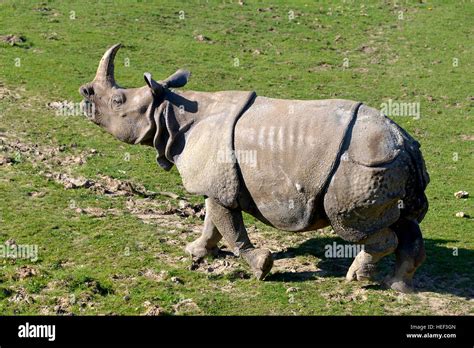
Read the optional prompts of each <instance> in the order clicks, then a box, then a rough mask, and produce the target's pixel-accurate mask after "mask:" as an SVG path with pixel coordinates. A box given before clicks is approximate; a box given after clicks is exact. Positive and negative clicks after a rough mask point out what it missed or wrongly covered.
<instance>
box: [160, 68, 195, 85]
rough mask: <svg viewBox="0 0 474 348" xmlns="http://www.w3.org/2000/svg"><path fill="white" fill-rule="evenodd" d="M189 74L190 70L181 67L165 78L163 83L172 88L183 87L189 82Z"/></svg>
mask: <svg viewBox="0 0 474 348" xmlns="http://www.w3.org/2000/svg"><path fill="white" fill-rule="evenodd" d="M189 76H191V73H190V72H189V71H188V70H184V69H179V70H178V71H176V72H175V73H174V74H173V75H171V76H170V77H168V78H167V79H166V80H164V81H163V84H164V85H165V87H171V88H179V87H183V86H184V85H186V83H188V80H189Z"/></svg>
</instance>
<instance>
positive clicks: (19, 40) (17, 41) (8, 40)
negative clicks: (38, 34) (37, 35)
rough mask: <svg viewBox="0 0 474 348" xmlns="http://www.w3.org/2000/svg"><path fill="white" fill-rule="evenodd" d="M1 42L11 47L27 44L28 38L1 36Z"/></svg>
mask: <svg viewBox="0 0 474 348" xmlns="http://www.w3.org/2000/svg"><path fill="white" fill-rule="evenodd" d="M0 41H1V42H5V43H7V44H9V45H10V46H15V45H18V44H21V43H23V42H26V38H25V37H24V36H23V35H13V34H10V35H1V36H0Z"/></svg>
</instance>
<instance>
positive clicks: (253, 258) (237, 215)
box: [206, 198, 273, 280]
mask: <svg viewBox="0 0 474 348" xmlns="http://www.w3.org/2000/svg"><path fill="white" fill-rule="evenodd" d="M206 208H207V211H206V216H207V215H209V217H210V219H211V220H212V222H213V223H214V224H215V226H216V227H217V229H218V230H219V232H220V233H221V234H222V236H223V237H224V240H225V241H226V242H227V243H228V244H229V246H230V247H231V248H232V250H233V252H234V254H236V255H237V256H242V257H243V258H244V259H245V261H247V263H248V264H249V265H250V267H251V269H252V272H253V274H254V275H255V277H256V278H257V279H258V280H263V278H265V276H266V275H267V274H268V273H269V272H270V270H271V268H272V266H273V258H272V254H271V252H270V251H269V250H267V249H263V248H255V247H254V246H253V244H252V242H251V241H250V239H249V237H248V234H247V230H246V229H245V226H244V221H243V218H242V212H241V211H240V210H238V209H228V208H226V207H223V206H222V205H220V204H219V203H217V202H216V201H214V200H212V199H209V198H208V200H206Z"/></svg>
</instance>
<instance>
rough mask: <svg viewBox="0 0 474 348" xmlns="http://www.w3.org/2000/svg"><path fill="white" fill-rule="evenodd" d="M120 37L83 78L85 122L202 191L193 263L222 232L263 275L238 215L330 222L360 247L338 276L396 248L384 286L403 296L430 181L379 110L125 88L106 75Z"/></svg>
mask: <svg viewBox="0 0 474 348" xmlns="http://www.w3.org/2000/svg"><path fill="white" fill-rule="evenodd" d="M119 48H120V44H117V45H114V46H112V47H111V48H110V49H108V50H107V51H106V53H105V54H104V56H103V57H102V60H101V61H100V63H99V67H98V69H97V74H96V76H95V78H94V80H93V81H92V82H90V83H87V84H85V85H83V86H81V87H80V89H79V91H80V94H81V95H82V96H83V97H84V103H86V105H89V106H90V105H93V106H94V108H92V109H90V108H85V109H86V110H94V112H92V113H91V112H88V113H87V114H88V116H89V117H90V119H91V120H92V121H93V122H94V123H96V124H98V125H99V126H101V127H102V128H104V129H105V130H106V131H107V132H108V133H111V134H112V135H113V136H115V137H116V138H117V139H119V140H121V141H123V142H126V143H129V144H143V145H149V146H152V147H154V148H155V149H156V151H157V153H158V154H157V162H158V164H159V165H160V166H161V167H163V168H164V169H165V170H167V171H168V170H170V169H171V168H172V166H173V165H175V166H176V167H177V169H178V171H179V174H180V176H181V178H182V181H183V186H184V188H185V189H186V190H187V191H188V192H189V193H191V194H196V195H202V196H204V197H205V205H206V216H205V219H204V228H203V232H202V235H201V236H200V237H199V238H198V239H197V240H195V241H194V242H192V243H190V244H188V245H187V246H186V251H187V252H188V253H189V254H191V255H192V257H194V258H195V259H197V260H199V259H202V258H203V257H204V256H206V255H208V254H210V253H213V251H215V250H216V248H217V244H218V242H219V241H220V240H221V239H222V238H224V240H225V241H226V242H227V244H228V245H230V247H231V248H232V249H233V251H234V253H235V254H236V255H240V256H242V257H243V258H244V259H245V260H246V261H247V262H248V264H249V265H250V267H251V269H252V271H253V273H254V275H255V276H256V278H258V279H263V278H264V277H265V276H266V275H267V274H268V273H269V271H270V269H271V268H272V265H273V259H272V254H271V252H270V251H269V250H267V249H264V248H255V247H254V246H253V244H252V242H251V241H250V239H249V237H248V235H247V231H246V229H245V226H244V223H243V219H242V212H247V213H249V214H251V215H253V216H254V217H256V218H257V219H258V220H260V221H262V222H264V223H265V224H267V225H270V226H273V227H276V228H278V229H281V230H286V231H294V232H300V231H310V230H316V229H319V228H323V227H325V226H329V225H331V226H332V228H333V229H334V231H335V233H337V234H338V235H339V236H340V237H341V238H342V239H344V240H345V241H348V242H351V243H359V244H362V245H363V246H364V247H363V249H362V251H360V253H359V254H358V255H357V256H356V257H355V259H354V261H353V263H352V265H351V266H350V268H349V270H348V272H347V275H346V278H347V279H348V280H366V279H370V278H371V276H373V274H374V269H375V265H376V263H377V262H378V261H379V260H380V259H381V258H382V257H384V256H386V255H389V254H391V253H393V252H395V254H396V265H395V270H394V273H393V275H391V276H388V277H387V278H386V279H385V284H386V285H388V286H389V287H391V288H392V289H395V290H398V291H402V292H409V291H412V289H413V285H412V279H413V274H414V272H415V270H416V269H417V268H418V267H419V266H420V264H421V263H422V262H423V261H424V259H425V249H424V244H423V238H422V235H421V230H420V228H419V223H420V222H421V221H422V219H423V217H424V216H425V213H426V211H427V209H428V202H427V198H426V196H425V194H424V190H425V188H426V186H427V184H428V182H429V176H428V174H427V171H426V168H425V164H424V160H423V158H422V154H421V152H420V149H419V148H420V145H419V143H418V142H417V141H415V140H414V139H413V138H412V137H411V136H410V135H409V134H408V133H407V132H405V131H404V130H403V129H402V128H400V127H399V126H398V125H397V124H395V123H394V122H393V121H391V120H390V119H389V118H387V117H386V116H385V115H383V114H381V113H380V112H379V111H377V110H375V109H373V108H371V107H368V106H366V105H364V104H362V103H360V102H355V101H350V100H341V99H330V100H284V99H273V98H267V97H261V96H257V95H256V93H255V92H241V91H224V92H214V93H207V92H194V91H184V92H178V91H176V90H173V89H171V88H178V87H182V86H184V85H185V84H186V82H187V80H188V77H189V75H190V74H189V72H187V71H185V70H178V71H177V72H176V73H175V74H173V75H172V76H170V77H169V78H168V79H166V80H163V81H155V80H153V79H152V77H151V75H150V74H149V73H145V74H144V78H145V82H146V85H145V86H144V87H140V88H129V89H125V88H122V87H120V86H119V85H117V83H116V82H115V79H114V58H115V55H116V53H117V51H118V49H119Z"/></svg>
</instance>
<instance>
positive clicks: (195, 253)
mask: <svg viewBox="0 0 474 348" xmlns="http://www.w3.org/2000/svg"><path fill="white" fill-rule="evenodd" d="M185 251H186V252H187V253H188V254H189V255H191V256H192V258H193V261H196V262H199V261H201V260H202V259H203V258H204V257H206V256H207V255H214V256H215V255H217V253H218V251H219V248H218V247H213V248H211V249H208V248H206V247H205V246H203V243H202V242H201V240H199V239H197V240H195V241H194V242H191V243H189V244H188V245H186V248H185Z"/></svg>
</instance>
